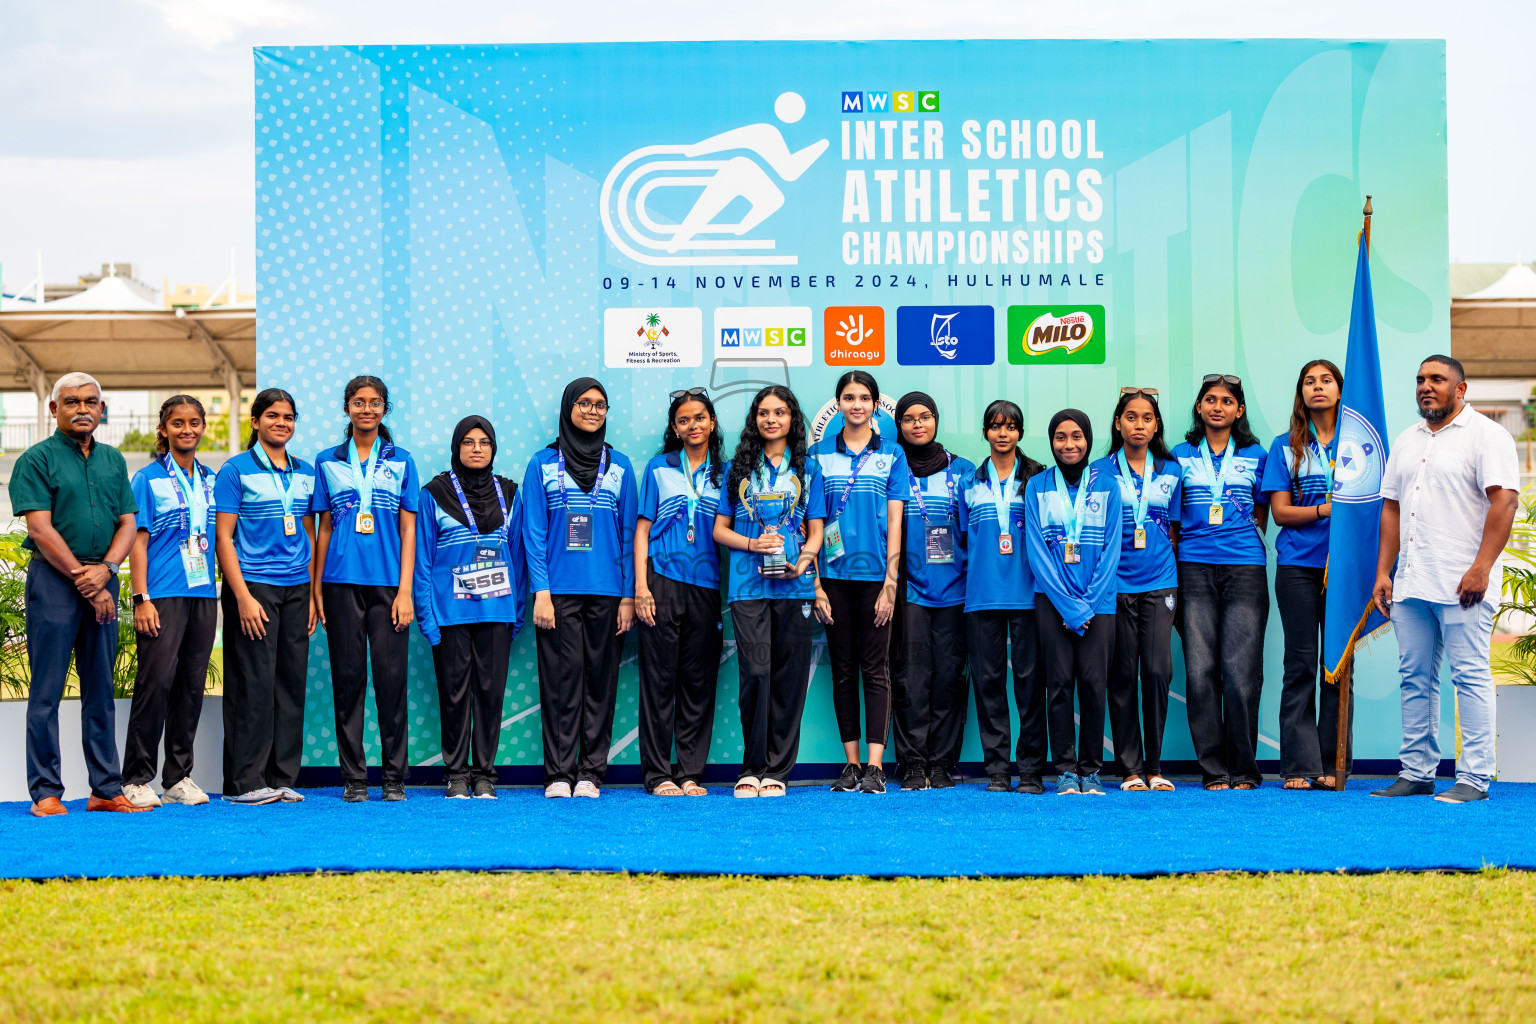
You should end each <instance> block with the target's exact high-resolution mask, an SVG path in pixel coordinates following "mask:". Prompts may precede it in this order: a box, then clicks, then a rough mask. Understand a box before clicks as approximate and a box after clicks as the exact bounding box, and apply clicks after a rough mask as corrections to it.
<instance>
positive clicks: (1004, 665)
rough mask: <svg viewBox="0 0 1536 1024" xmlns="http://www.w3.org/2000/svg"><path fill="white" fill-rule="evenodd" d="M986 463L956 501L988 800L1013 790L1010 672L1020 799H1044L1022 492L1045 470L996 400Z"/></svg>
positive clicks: (1020, 425) (1013, 417) (986, 420)
mask: <svg viewBox="0 0 1536 1024" xmlns="http://www.w3.org/2000/svg"><path fill="white" fill-rule="evenodd" d="M981 424H982V436H983V437H985V438H986V440H987V445H988V448H989V451H988V454H987V459H986V461H985V462H983V463H982V464H981V465H980V466H978V467H977V468H976V472H974V473H972V474H971V475H970V476H968V477H967V478H966V479H965V482H964V485H963V486H962V488H961V491H960V531H961V535H962V536H963V537H964V538H965V543H966V574H965V636H966V647H967V651H968V653H969V655H970V659H971V680H972V685H973V686H974V687H975V690H976V730H977V732H978V733H979V735H980V738H981V752H982V756H983V758H984V759H985V763H986V771H987V780H988V781H987V792H989V793H1007V792H1009V791H1010V790H1011V789H1012V788H1013V784H1012V781H1011V779H1010V771H1009V766H1010V764H1011V762H1010V760H1009V754H1010V751H1009V749H1008V748H1009V731H1010V730H1009V720H1008V669H1009V666H1010V664H1011V665H1012V668H1013V693H1014V701H1015V702H1016V703H1017V705H1018V711H1019V742H1018V754H1017V760H1018V767H1019V790H1018V791H1019V792H1020V793H1028V794H1038V793H1043V792H1045V787H1044V784H1043V782H1042V781H1041V779H1042V777H1043V776H1044V774H1045V755H1046V732H1045V689H1044V687H1043V686H1042V685H1041V683H1040V677H1039V672H1038V671H1037V665H1036V654H1037V649H1038V647H1039V639H1038V636H1037V634H1036V632H1035V577H1034V573H1033V572H1031V571H1030V564H1029V553H1028V551H1026V550H1025V544H1024V488H1025V485H1026V484H1027V483H1028V482H1029V480H1030V479H1032V478H1033V477H1034V476H1035V475H1036V474H1038V473H1039V472H1040V471H1041V470H1043V469H1044V468H1045V467H1044V466H1042V465H1040V463H1038V462H1036V461H1035V460H1034V459H1031V458H1030V457H1029V456H1027V455H1025V454H1024V453H1023V452H1021V451H1019V439H1020V438H1021V437H1023V436H1024V413H1023V412H1022V411H1021V410H1020V409H1019V407H1018V406H1017V405H1014V404H1013V403H1012V402H1009V401H1005V400H1003V399H999V400H997V401H995V402H993V403H992V404H991V405H989V406H987V410H986V412H984V413H983V414H982V418H981Z"/></svg>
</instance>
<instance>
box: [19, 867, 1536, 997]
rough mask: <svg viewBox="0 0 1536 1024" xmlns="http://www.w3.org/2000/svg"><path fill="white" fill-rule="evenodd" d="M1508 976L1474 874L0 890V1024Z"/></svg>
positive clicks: (1314, 986) (1521, 898)
mask: <svg viewBox="0 0 1536 1024" xmlns="http://www.w3.org/2000/svg"><path fill="white" fill-rule="evenodd" d="M1021 841H1027V837H1021ZM1532 963H1536V875H1530V874H1523V873H1517V872H1505V871H1500V870H1491V871H1485V872H1483V873H1481V874H1475V875H1401V874H1395V875H1394V874H1389V875H1373V876H1340V875H1271V876H1257V877H1255V876H1244V875H1198V876H1186V877H1177V878H1158V879H1150V880H1146V879H1089V880H1063V879H1044V880H1006V881H960V880H949V881H923V880H900V881H869V880H862V879H845V880H840V881H820V880H810V879H787V880H764V879H751V878H664V877H651V876H628V875H571V874H517V875H479V874H436V875H384V874H367V875H351V876H306V877H283V878H266V879H244V880H225V881H209V880H195V879H173V880H145V879H140V880H132V881H121V882H112V881H108V882H48V883H42V884H39V883H32V882H0V1020H7V1021H28V1022H30V1021H54V1020H63V1019H86V1020H113V1021H134V1022H138V1021H155V1020H171V1021H177V1022H178V1024H179V1022H186V1021H202V1020H218V1021H248V1020H284V1021H297V1020H378V1021H416V1020H422V1021H426V1020H444V1021H471V1020H487V1019H500V1020H516V1021H529V1020H562V1021H564V1020H575V1021H613V1020H620V1019H624V1020H631V1019H638V1020H647V1021H719V1020H725V1021H800V1020H839V1021H853V1022H858V1024H866V1022H881V1021H902V1022H906V1021H919V1020H940V1019H942V1020H945V1021H950V1020H955V1021H998V1020H1010V1021H1015V1020H1017V1021H1022V1020H1065V1021H1085V1022H1086V1021H1094V1022H1097V1021H1107V1020H1131V1021H1179V1022H1199V1021H1241V1022H1244V1024H1247V1022H1263V1021H1293V1020H1298V1019H1308V1018H1316V1019H1327V1020H1338V1021H1391V1022H1397V1021H1415V1020H1435V1021H1441V1020H1453V1019H1454V1020H1487V1021H1511V1020H1522V1019H1523V1020H1530V1019H1533V1018H1536V980H1533V978H1532V975H1531V973H1530V967H1531V965H1532Z"/></svg>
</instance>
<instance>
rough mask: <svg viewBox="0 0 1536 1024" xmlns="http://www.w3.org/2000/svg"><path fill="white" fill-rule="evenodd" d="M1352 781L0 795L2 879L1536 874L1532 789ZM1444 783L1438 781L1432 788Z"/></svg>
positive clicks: (1535, 800) (1505, 785)
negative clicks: (50, 811)
mask: <svg viewBox="0 0 1536 1024" xmlns="http://www.w3.org/2000/svg"><path fill="white" fill-rule="evenodd" d="M1382 785H1384V783H1383V782H1382V781H1380V780H1375V779H1360V780H1355V781H1351V782H1350V783H1349V788H1348V790H1347V791H1346V792H1344V793H1342V794H1334V793H1311V792H1300V793H1296V792H1285V791H1282V790H1281V789H1280V787H1279V784H1278V783H1266V784H1265V786H1264V787H1263V788H1262V789H1260V790H1257V791H1254V792H1242V793H1240V792H1226V793H1206V792H1204V791H1202V790H1201V789H1200V788H1199V787H1198V786H1197V785H1195V784H1193V783H1181V784H1179V786H1178V789H1177V791H1176V792H1173V793H1120V792H1118V791H1111V792H1110V793H1109V794H1108V795H1107V796H1104V797H1071V798H1067V797H1058V796H1055V795H1054V794H1048V795H1046V796H1040V797H1026V796H1018V795H1014V794H1004V793H984V792H982V790H981V787H980V786H977V785H963V786H960V787H959V788H957V789H953V790H948V791H928V792H919V793H900V792H897V791H896V790H895V787H894V786H893V787H892V791H891V792H890V793H889V794H887V795H886V796H884V797H881V798H878V799H877V798H875V797H870V796H867V795H860V794H841V793H831V792H829V791H828V790H827V789H826V788H824V787H814V788H812V787H793V788H791V789H790V791H789V795H788V796H787V797H785V798H783V799H780V800H750V801H748V800H736V799H733V798H732V797H731V795H730V790H729V789H726V788H724V787H719V788H712V789H711V790H710V795H709V796H707V797H702V798H691V799H690V798H676V799H662V798H658V797H651V796H647V795H645V794H644V793H642V792H641V791H640V790H638V789H627V788H625V789H619V788H610V789H608V790H607V791H605V792H604V794H603V796H602V798H601V799H600V800H574V799H572V800H546V799H544V797H543V794H542V792H541V791H539V790H537V789H515V790H503V791H502V795H501V799H500V800H497V801H495V802H492V801H489V800H444V799H443V798H442V795H441V791H440V790H435V789H413V790H410V791H409V792H410V799H409V800H408V801H407V802H406V803H403V804H385V803H381V802H379V801H378V799H377V790H375V791H374V797H375V799H374V800H372V801H370V802H369V803H367V804H360V805H355V804H344V803H342V801H341V799H340V792H339V790H334V789H317V790H310V791H309V793H308V796H309V799H308V801H307V802H305V803H302V804H271V805H268V806H264V807H235V806H232V805H229V804H225V803H222V802H219V801H215V802H214V803H213V804H211V805H209V806H207V807H165V808H162V809H160V810H157V811H153V812H150V813H148V814H135V815H127V814H87V813H84V812H85V801H83V800H81V801H72V802H70V804H69V805H68V806H69V809H70V812H71V813H70V814H69V816H67V817H62V818H53V819H41V820H39V819H34V818H32V817H30V816H29V815H28V814H27V805H26V804H24V803H6V804H0V850H4V856H3V857H0V876H3V877H9V878H55V877H90V878H104V877H124V876H138V875H265V874H282V873H289V872H311V871H322V870H323V871H436V870H471V871H479V870H549V869H568V870H575V871H630V872H640V873H648V872H664V873H671V874H753V875H821V876H841V875H874V876H891V875H930V876H932V875H971V876H983V875H992V876H998V875H1092V874H1113V875H1149V874H1165V873H1179V872H1191V871H1215V870H1233V871H1339V870H1344V871H1384V870H1389V869H1399V870H1425V869H1436V868H1441V869H1469V870H1475V869H1477V868H1481V867H1482V866H1484V865H1485V864H1492V865H1504V866H1509V867H1516V868H1525V869H1536V825H1533V824H1532V823H1533V822H1536V785H1515V784H1510V783H1502V784H1497V783H1496V784H1495V785H1494V788H1493V791H1492V799H1490V800H1488V801H1487V802H1484V803H1479V804H1472V805H1462V806H1458V805H1447V804H1438V803H1435V802H1433V801H1432V800H1429V799H1428V798H1410V799H1402V800H1381V799H1376V798H1372V797H1370V796H1369V795H1368V794H1369V792H1370V790H1372V789H1376V788H1380V787H1381V786H1382ZM1444 786H1445V784H1443V783H1442V785H1441V788H1444Z"/></svg>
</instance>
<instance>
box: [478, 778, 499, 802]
mask: <svg viewBox="0 0 1536 1024" xmlns="http://www.w3.org/2000/svg"><path fill="white" fill-rule="evenodd" d="M474 792H475V799H476V800H495V799H496V784H495V783H494V782H492V781H491V780H490V779H476V780H475V787H474Z"/></svg>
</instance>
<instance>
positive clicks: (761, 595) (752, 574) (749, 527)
mask: <svg viewBox="0 0 1536 1024" xmlns="http://www.w3.org/2000/svg"><path fill="white" fill-rule="evenodd" d="M803 475H804V479H799V478H798V477H796V476H795V471H794V469H793V467H792V466H791V465H790V463H789V456H788V454H787V453H786V455H785V456H784V459H783V460H782V462H781V463H780V465H779V469H778V472H777V473H774V474H770V475H769V477H768V486H769V487H771V488H774V489H783V488H789V487H792V486H793V485H792V484H791V483H790V481H791V480H797V481H798V482H799V484H800V500H799V501H798V502H797V503H796V505H795V510H794V513H793V514H792V515H791V516H790V519H789V522H788V523H787V524H785V525H784V526H783V527H781V528H780V529H779V534H780V536H782V537H783V538H784V557H785V558H786V559H787V560H788V561H789V563H790V564H791V565H793V564H794V563H795V560H796V559H797V558H799V557H800V549H801V548H802V547H803V546H804V539H803V537H802V535H801V532H800V531H801V528H802V527H803V526H804V525H805V523H806V522H807V521H808V520H810V519H820V518H821V512H820V509H821V506H822V503H823V502H822V478H821V467H820V466H819V465H818V464H817V462H816V460H815V459H813V458H810V457H809V456H807V457H806V460H805V471H804V474H803ZM730 478H731V464H730V463H729V462H727V463H726V464H725V472H724V474H723V475H722V476H721V479H722V480H726V481H729V480H730ZM727 491H729V488H728V487H727ZM720 501H721V504H720V508H719V514H720V515H722V516H727V517H729V518H730V520H731V529H733V530H735V531H736V532H737V533H739V534H741V535H742V536H743V537H748V538H752V537H761V536H762V535H763V526H762V524H761V523H759V522H757V521H756V520H754V519H753V518H752V517H751V516H749V515H747V509H746V506H745V505H743V504H742V502H741V496H740V495H739V494H731V493H726V494H722V495H721V498H720ZM762 565H763V556H762V555H754V554H752V553H751V552H748V551H737V550H736V549H735V548H732V549H731V557H730V560H729V562H728V563H727V567H728V568H727V571H728V573H729V575H728V577H727V580H726V588H725V600H726V603H727V604H729V603H730V602H732V601H762V600H781V599H791V600H797V601H810V600H813V599H814V598H815V596H816V584H815V583H814V582H813V580H812V572H814V569H812V570H808V571H806V572H805V573H802V574H801V575H800V577H799V578H798V579H793V580H786V579H778V578H775V577H772V576H764V575H763V574H762V573H760V572H758V569H760V568H762Z"/></svg>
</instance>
